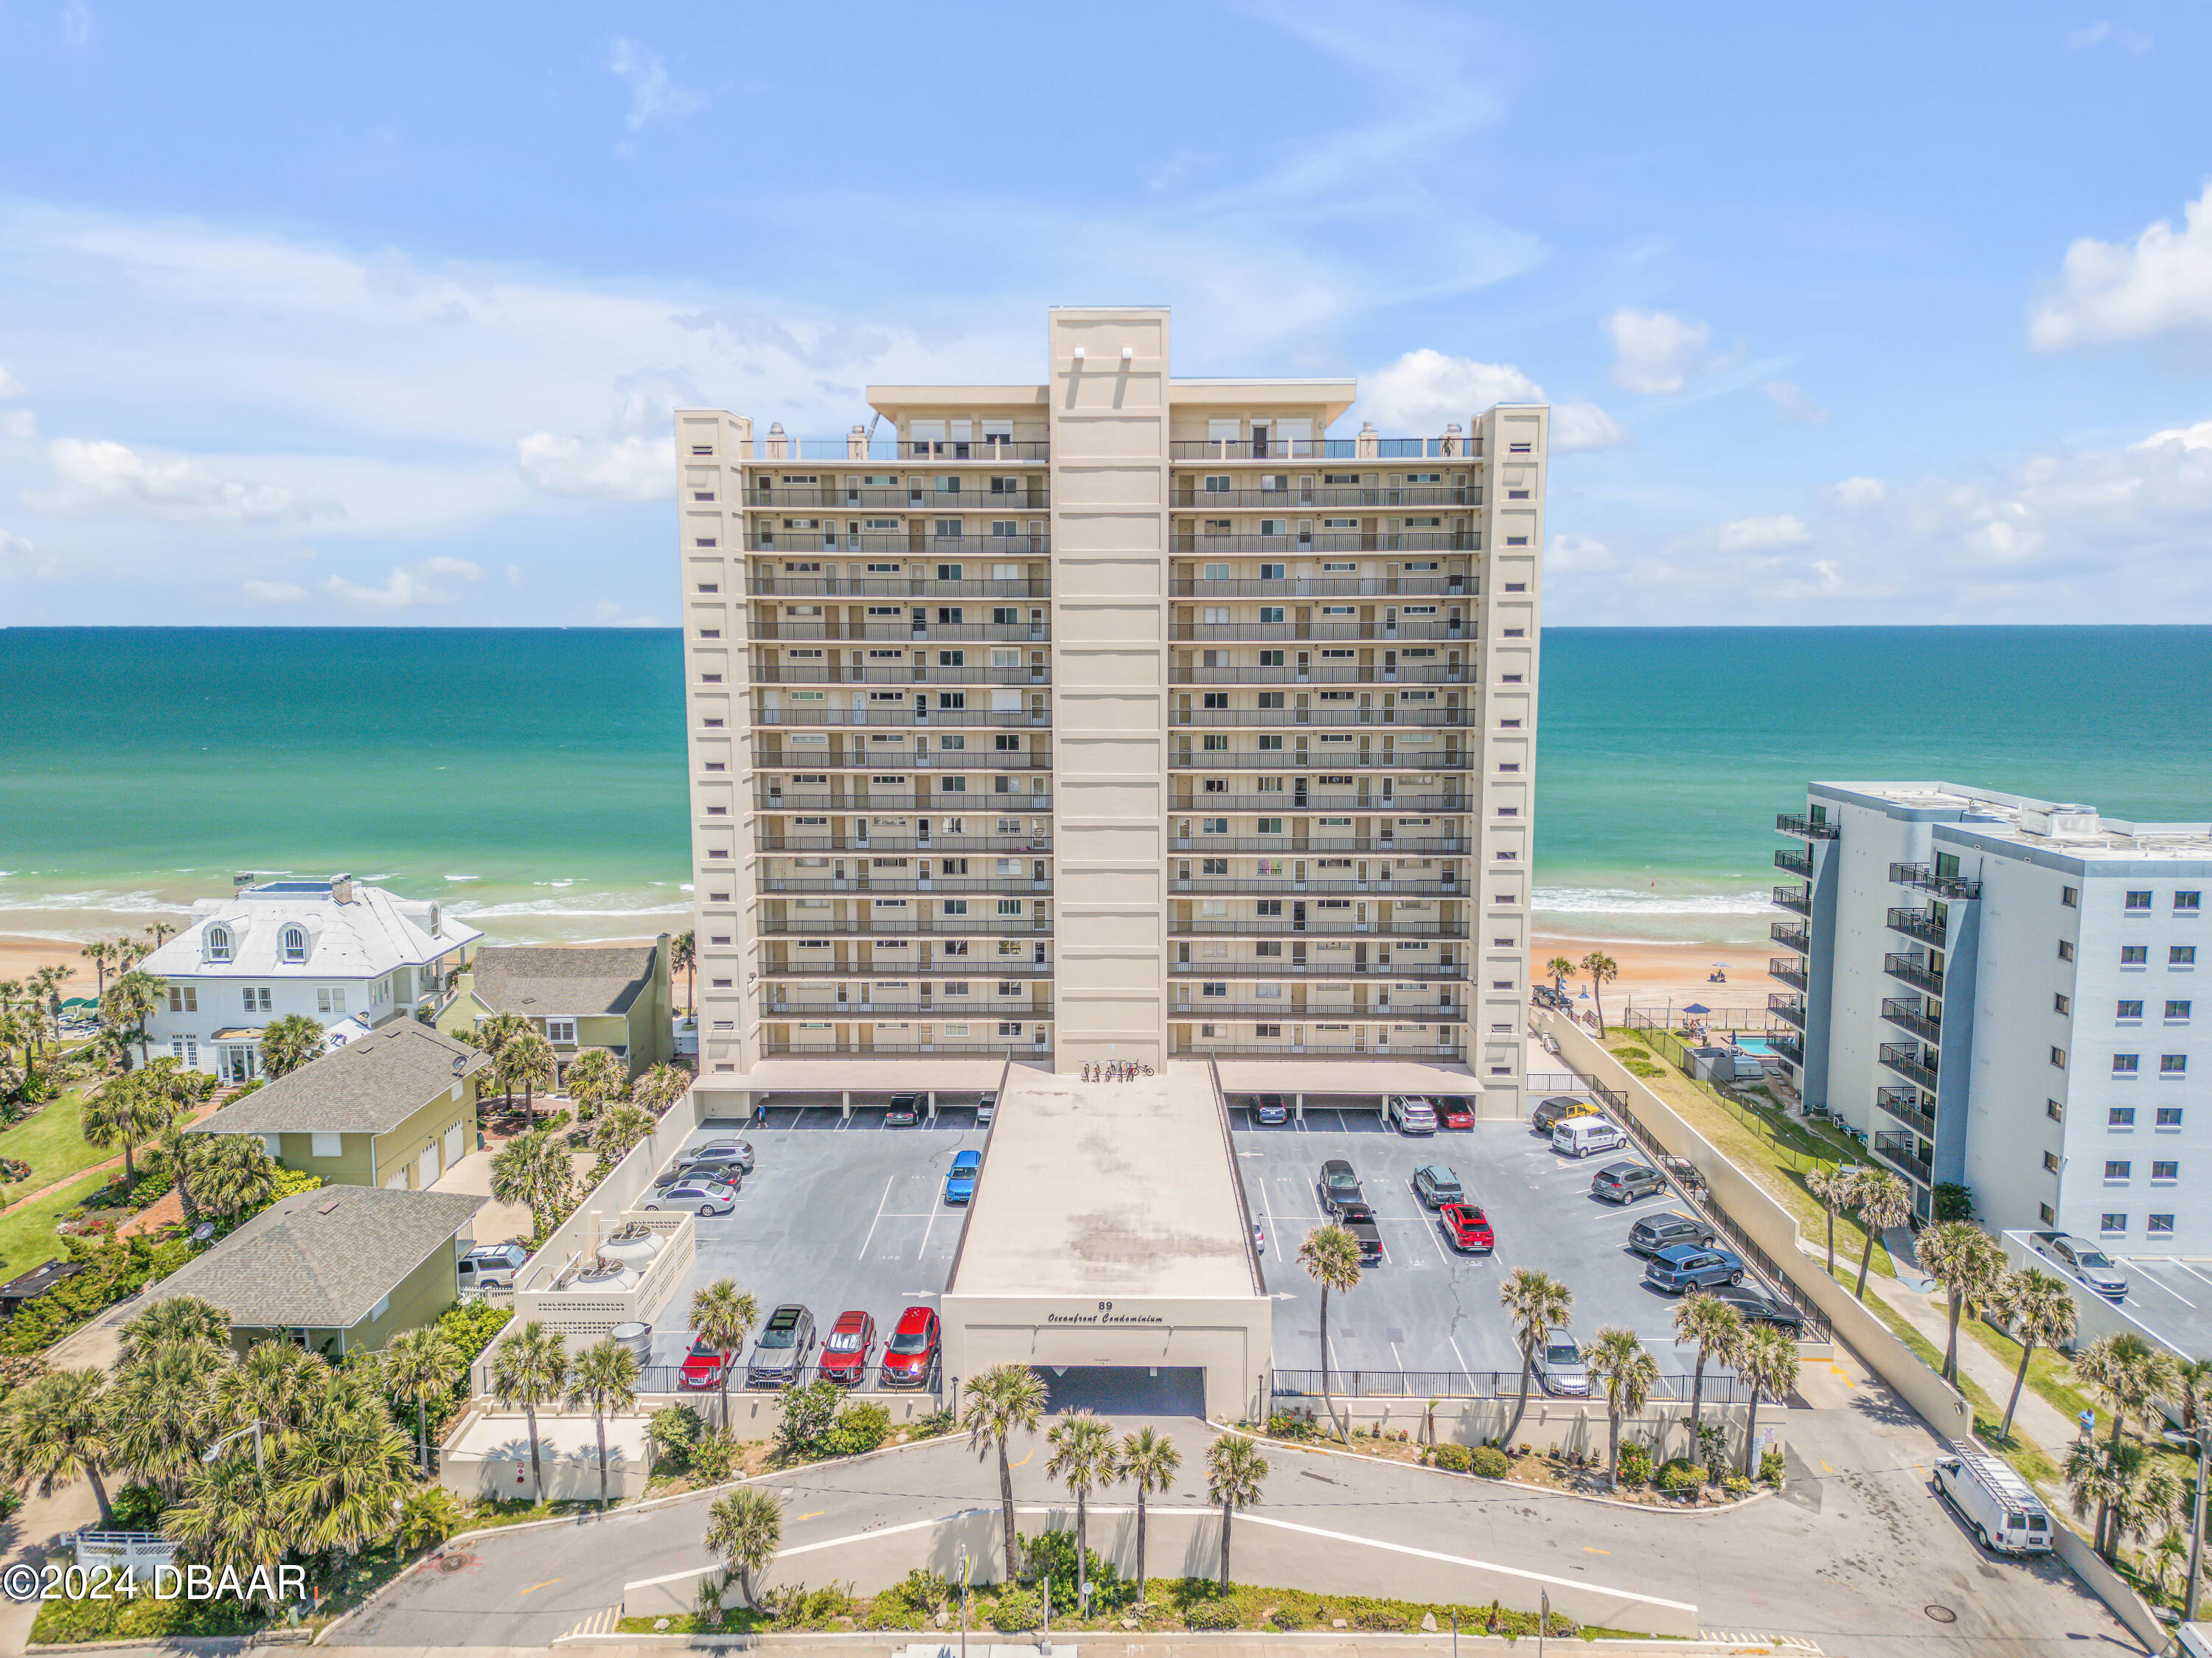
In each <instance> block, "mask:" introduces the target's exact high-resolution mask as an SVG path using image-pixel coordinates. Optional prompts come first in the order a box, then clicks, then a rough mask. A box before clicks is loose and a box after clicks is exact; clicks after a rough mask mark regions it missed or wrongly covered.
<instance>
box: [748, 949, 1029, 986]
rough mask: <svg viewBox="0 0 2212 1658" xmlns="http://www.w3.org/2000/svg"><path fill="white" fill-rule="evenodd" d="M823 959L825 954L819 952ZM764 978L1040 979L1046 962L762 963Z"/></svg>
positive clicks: (984, 958) (995, 959) (1007, 959)
mask: <svg viewBox="0 0 2212 1658" xmlns="http://www.w3.org/2000/svg"><path fill="white" fill-rule="evenodd" d="M827 953H828V952H826V951H824V952H823V954H824V955H825V956H826V955H827ZM760 970H761V972H762V974H763V975H764V976H772V977H775V978H780V979H925V978H927V979H974V980H976V981H986V980H990V979H1012V978H1026V979H1035V978H1044V977H1048V976H1049V975H1051V972H1052V963H1050V962H1031V961H1024V960H1020V959H1018V958H1015V957H1002V956H978V957H975V958H974V959H973V960H969V958H967V957H959V958H957V959H955V960H952V961H929V962H919V963H917V962H875V963H854V962H833V961H827V960H824V961H819V962H810V961H788V962H774V961H770V962H763V963H761V968H760Z"/></svg>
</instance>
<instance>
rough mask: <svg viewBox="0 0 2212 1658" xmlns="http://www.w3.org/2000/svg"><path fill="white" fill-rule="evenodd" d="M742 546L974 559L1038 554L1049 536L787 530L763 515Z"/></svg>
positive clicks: (760, 550) (754, 549)
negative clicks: (893, 533) (874, 533)
mask: <svg viewBox="0 0 2212 1658" xmlns="http://www.w3.org/2000/svg"><path fill="white" fill-rule="evenodd" d="M746 550H747V551H749V552H756V553H781V554H783V555H785V556H790V555H792V554H794V553H841V552H842V553H853V554H856V555H859V556H867V555H870V554H874V555H877V556H882V557H892V556H897V557H908V556H915V555H920V554H927V555H930V556H935V557H938V558H946V557H963V558H972V559H975V560H978V561H987V560H991V559H1003V558H1042V557H1044V556H1047V555H1048V554H1049V553H1050V552H1051V551H1052V537H1049V536H1041V535H1031V536H1018V535H1003V536H964V535H963V536H945V535H921V534H907V535H853V534H850V533H846V532H841V531H836V530H834V529H829V530H790V529H785V528H782V527H781V526H780V525H775V524H772V523H770V522H769V520H768V519H761V520H760V521H759V522H758V523H757V524H756V525H753V528H752V534H751V538H750V540H749V541H748V542H747V543H746Z"/></svg>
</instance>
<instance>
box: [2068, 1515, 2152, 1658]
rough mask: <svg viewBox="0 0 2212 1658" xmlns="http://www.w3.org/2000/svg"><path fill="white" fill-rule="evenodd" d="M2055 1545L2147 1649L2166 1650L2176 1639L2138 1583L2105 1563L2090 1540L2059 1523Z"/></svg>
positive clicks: (2069, 1565) (2082, 1579) (2098, 1596)
mask: <svg viewBox="0 0 2212 1658" xmlns="http://www.w3.org/2000/svg"><path fill="white" fill-rule="evenodd" d="M2051 1529H2052V1547H2053V1548H2055V1549H2056V1550H2057V1554H2058V1558H2060V1559H2061V1560H2063V1561H2064V1562H2065V1563H2066V1564H2067V1566H2068V1567H2069V1569H2070V1570H2072V1571H2073V1573H2074V1575H2075V1576H2076V1577H2079V1578H2080V1579H2081V1581H2082V1582H2085V1583H2087V1585H2088V1586H2089V1589H2090V1592H2091V1593H2092V1594H2094V1595H2095V1596H2096V1597H2097V1598H2098V1599H2099V1600H2102V1601H2103V1602H2104V1603H2105V1604H2106V1606H2109V1607H2111V1608H2112V1616H2113V1617H2115V1618H2117V1619H2119V1620H2120V1621H2121V1622H2122V1623H2123V1624H2125V1625H2127V1626H2128V1631H2129V1633H2130V1634H2131V1635H2133V1636H2134V1637H2136V1640H2138V1641H2140V1642H2142V1643H2143V1647H2144V1649H2145V1650H2147V1651H2150V1652H2163V1651H2164V1650H2166V1646H2167V1644H2168V1643H2170V1642H2172V1639H2173V1631H2172V1630H2170V1629H2168V1628H2166V1625H2163V1624H2161V1623H2160V1622H2159V1620H2158V1614H2157V1613H2156V1612H2153V1611H2152V1610H2151V1609H2150V1603H2149V1602H2148V1601H2147V1600H2144V1599H2143V1598H2142V1596H2141V1595H2140V1594H2136V1591H2135V1586H2134V1585H2133V1584H2131V1583H2130V1582H2128V1580H2127V1579H2126V1578H2124V1577H2123V1576H2120V1575H2119V1573H2118V1572H2116V1571H2114V1570H2112V1568H2111V1567H2110V1566H2108V1565H2106V1564H2105V1563H2104V1561H2103V1559H2102V1558H2100V1557H2099V1555H2098V1553H2097V1552H2096V1550H2094V1549H2093V1548H2091V1547H2090V1546H2089V1543H2088V1540H2087V1539H2086V1538H2084V1537H2081V1536H2080V1535H2078V1534H2077V1533H2075V1532H2074V1531H2073V1530H2072V1529H2071V1528H2070V1527H2066V1526H2063V1525H2060V1526H2056V1527H2052V1528H2051Z"/></svg>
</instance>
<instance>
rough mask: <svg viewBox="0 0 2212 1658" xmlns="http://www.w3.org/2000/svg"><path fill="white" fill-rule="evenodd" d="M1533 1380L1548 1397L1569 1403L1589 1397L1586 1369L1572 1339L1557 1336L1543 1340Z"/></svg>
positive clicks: (1580, 1353)
mask: <svg viewBox="0 0 2212 1658" xmlns="http://www.w3.org/2000/svg"><path fill="white" fill-rule="evenodd" d="M1536 1380H1537V1382H1539V1383H1541V1385H1542V1387H1543V1389H1544V1391H1545V1392H1546V1393H1547V1394H1559V1395H1561V1396H1562V1397H1564V1398H1568V1399H1582V1398H1585V1397H1587V1396H1588V1395H1589V1390H1590V1374H1589V1365H1587V1364H1585V1363H1583V1351H1582V1349H1581V1348H1579V1347H1577V1346H1576V1345H1575V1339H1574V1338H1573V1337H1572V1336H1571V1335H1566V1334H1564V1333H1559V1334H1553V1335H1552V1336H1549V1337H1547V1338H1546V1339H1545V1342H1544V1345H1542V1346H1541V1347H1540V1348H1538V1349H1537V1351H1536Z"/></svg>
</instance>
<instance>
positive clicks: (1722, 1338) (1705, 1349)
mask: <svg viewBox="0 0 2212 1658" xmlns="http://www.w3.org/2000/svg"><path fill="white" fill-rule="evenodd" d="M1674 1339H1675V1341H1676V1342H1678V1343H1683V1342H1693V1343H1695V1344H1696V1345H1697V1349H1698V1363H1697V1365H1696V1367H1695V1368H1694V1369H1693V1370H1692V1371H1691V1372H1690V1443H1691V1444H1692V1446H1695V1445H1696V1444H1697V1442H1698V1412H1699V1408H1700V1407H1701V1406H1703V1405H1704V1403H1705V1365H1706V1363H1707V1362H1708V1361H1709V1360H1711V1359H1716V1358H1717V1359H1720V1360H1722V1361H1723V1363H1725V1362H1726V1361H1727V1359H1728V1357H1729V1355H1730V1354H1731V1353H1733V1352H1735V1346H1736V1343H1738V1342H1739V1341H1741V1340H1742V1339H1743V1315H1742V1314H1741V1313H1739V1312H1738V1311H1736V1309H1735V1308H1733V1307H1731V1306H1729V1304H1728V1303H1726V1302H1725V1301H1723V1300H1721V1299H1720V1298H1719V1297H1716V1296H1710V1295H1707V1294H1706V1293H1705V1291H1702V1290H1700V1291H1698V1292H1697V1293H1696V1294H1695V1295H1690V1296H1685V1297H1682V1300H1681V1303H1680V1305H1678V1306H1677V1307H1676V1308H1675V1309H1674Z"/></svg>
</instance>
